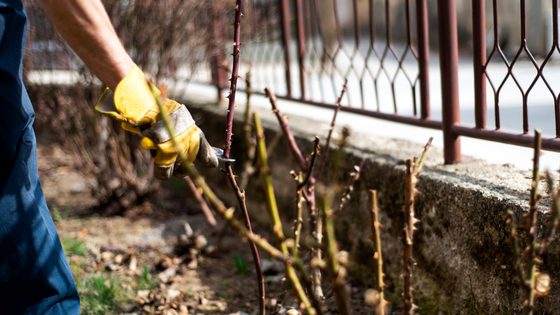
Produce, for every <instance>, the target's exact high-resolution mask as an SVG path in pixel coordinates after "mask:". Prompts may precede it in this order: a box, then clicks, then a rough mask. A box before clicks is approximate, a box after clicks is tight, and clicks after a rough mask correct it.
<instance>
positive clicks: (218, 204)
mask: <svg viewBox="0 0 560 315" xmlns="http://www.w3.org/2000/svg"><path fill="white" fill-rule="evenodd" d="M149 86H150V88H151V90H152V93H153V94H154V97H155V98H156V102H157V104H158V106H159V110H160V112H161V116H162V119H163V121H164V123H165V127H166V128H167V130H168V131H169V135H170V136H171V142H172V144H173V146H174V147H175V149H176V150H177V151H178V152H179V157H180V158H181V160H183V161H187V157H186V156H185V152H184V151H183V147H182V145H181V144H180V143H179V142H177V139H176V138H175V130H174V129H173V127H171V123H170V122H169V117H168V113H167V109H166V108H165V106H164V105H163V101H162V100H161V97H160V96H159V95H158V94H157V90H156V89H155V86H154V85H153V84H149ZM181 166H183V167H184V168H185V170H186V171H187V174H188V175H189V177H190V178H191V179H192V180H193V182H194V183H195V185H197V187H198V188H200V189H202V192H203V193H204V194H205V195H206V197H207V198H208V200H209V201H210V204H212V207H214V210H216V212H217V213H218V214H220V216H222V217H223V218H224V220H225V221H226V222H227V223H228V224H229V225H230V226H231V227H232V228H233V229H234V230H236V231H237V232H238V233H239V234H241V235H242V236H243V237H246V238H247V239H249V240H251V241H253V242H255V244H257V245H258V246H260V247H261V248H262V249H264V250H265V251H266V252H267V253H268V254H269V255H270V256H272V257H273V258H275V259H277V260H280V261H282V262H284V263H289V264H293V263H294V261H293V259H292V257H290V256H289V255H285V254H284V253H282V252H281V251H279V250H278V249H277V248H275V247H274V246H272V245H271V244H270V243H268V241H266V240H265V239H263V238H261V237H260V236H259V235H256V234H253V233H252V232H250V231H249V230H248V229H247V228H245V227H244V226H243V224H242V223H241V222H239V221H238V220H237V219H235V218H234V217H233V212H234V209H233V208H229V209H228V208H226V206H225V205H224V203H223V202H222V201H221V200H220V199H219V198H218V197H217V196H216V194H215V193H214V192H213V191H212V189H210V187H209V186H208V184H206V182H205V181H204V178H202V176H200V174H199V173H198V171H197V170H196V168H195V167H194V165H193V164H191V163H183V164H181Z"/></svg>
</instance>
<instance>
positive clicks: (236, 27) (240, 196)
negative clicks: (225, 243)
mask: <svg viewBox="0 0 560 315" xmlns="http://www.w3.org/2000/svg"><path fill="white" fill-rule="evenodd" d="M241 9H242V0H236V5H235V20H234V22H233V53H232V56H233V63H232V69H231V80H230V81H231V85H230V89H229V95H228V96H227V98H228V99H229V104H228V113H227V118H226V119H227V124H226V135H225V144H224V156H225V157H226V158H229V154H230V151H231V140H232V139H231V138H232V135H233V134H232V130H233V112H234V110H235V95H236V92H237V88H236V87H237V79H238V72H239V53H240V52H241V50H240V47H241V41H240V36H241V17H242V16H243V14H242V13H241ZM225 167H226V175H227V177H228V179H229V182H230V184H231V187H232V188H233V190H234V191H235V193H236V195H237V200H238V202H239V207H240V208H241V210H242V211H243V217H244V219H245V224H246V226H247V229H248V230H249V232H251V233H252V232H253V231H252V228H251V219H250V218H249V212H248V211H247V205H246V204H245V192H244V191H242V190H241V189H240V188H239V186H238V185H237V182H236V180H235V175H234V174H233V169H232V167H231V164H230V163H225ZM249 246H250V247H251V253H252V254H253V262H254V264H255V270H256V274H257V282H258V284H259V313H260V314H261V315H264V314H265V287H264V277H263V274H262V269H261V262H260V257H259V252H258V249H257V246H256V245H255V244H254V243H253V242H252V241H250V240H249Z"/></svg>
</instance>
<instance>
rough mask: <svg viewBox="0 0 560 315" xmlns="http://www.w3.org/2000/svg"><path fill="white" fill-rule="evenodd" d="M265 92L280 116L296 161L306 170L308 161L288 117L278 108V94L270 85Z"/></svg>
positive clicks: (279, 119) (279, 120)
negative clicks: (293, 133)
mask: <svg viewBox="0 0 560 315" xmlns="http://www.w3.org/2000/svg"><path fill="white" fill-rule="evenodd" d="M264 92H265V94H266V97H267V98H268V99H269V100H270V105H271V106H272V111H273V112H274V114H275V115H276V118H278V123H280V127H281V128H282V131H284V134H285V135H286V138H287V139H288V144H289V146H290V150H291V151H292V155H293V156H294V159H295V160H296V163H297V164H298V165H299V167H300V169H301V170H302V171H306V170H307V168H308V163H307V161H305V159H304V158H303V155H302V154H301V151H300V150H299V147H298V145H297V143H296V139H295V138H294V136H293V135H292V131H291V130H290V127H288V122H287V121H286V118H285V117H284V116H283V115H282V112H280V110H279V109H278V106H277V104H276V95H274V93H272V91H271V90H270V88H269V87H266V88H265V89H264Z"/></svg>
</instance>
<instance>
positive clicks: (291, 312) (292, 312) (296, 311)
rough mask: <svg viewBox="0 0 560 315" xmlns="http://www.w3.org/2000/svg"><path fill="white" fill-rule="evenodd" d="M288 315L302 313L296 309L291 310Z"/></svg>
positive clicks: (299, 314)
mask: <svg viewBox="0 0 560 315" xmlns="http://www.w3.org/2000/svg"><path fill="white" fill-rule="evenodd" d="M286 315H301V313H300V312H299V311H298V310H296V309H293V308H292V309H290V310H288V311H287V312H286Z"/></svg>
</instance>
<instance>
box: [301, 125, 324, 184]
mask: <svg viewBox="0 0 560 315" xmlns="http://www.w3.org/2000/svg"><path fill="white" fill-rule="evenodd" d="M320 140H321V139H320V138H319V137H317V136H315V141H314V142H315V144H314V145H313V152H311V160H310V162H309V169H308V170H307V174H306V175H305V178H304V179H303V180H302V181H301V182H298V185H297V190H298V191H299V190H301V189H303V187H305V185H307V183H309V180H310V179H311V177H312V176H313V168H314V166H315V161H316V160H317V155H319V149H320V147H319V141H320Z"/></svg>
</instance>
